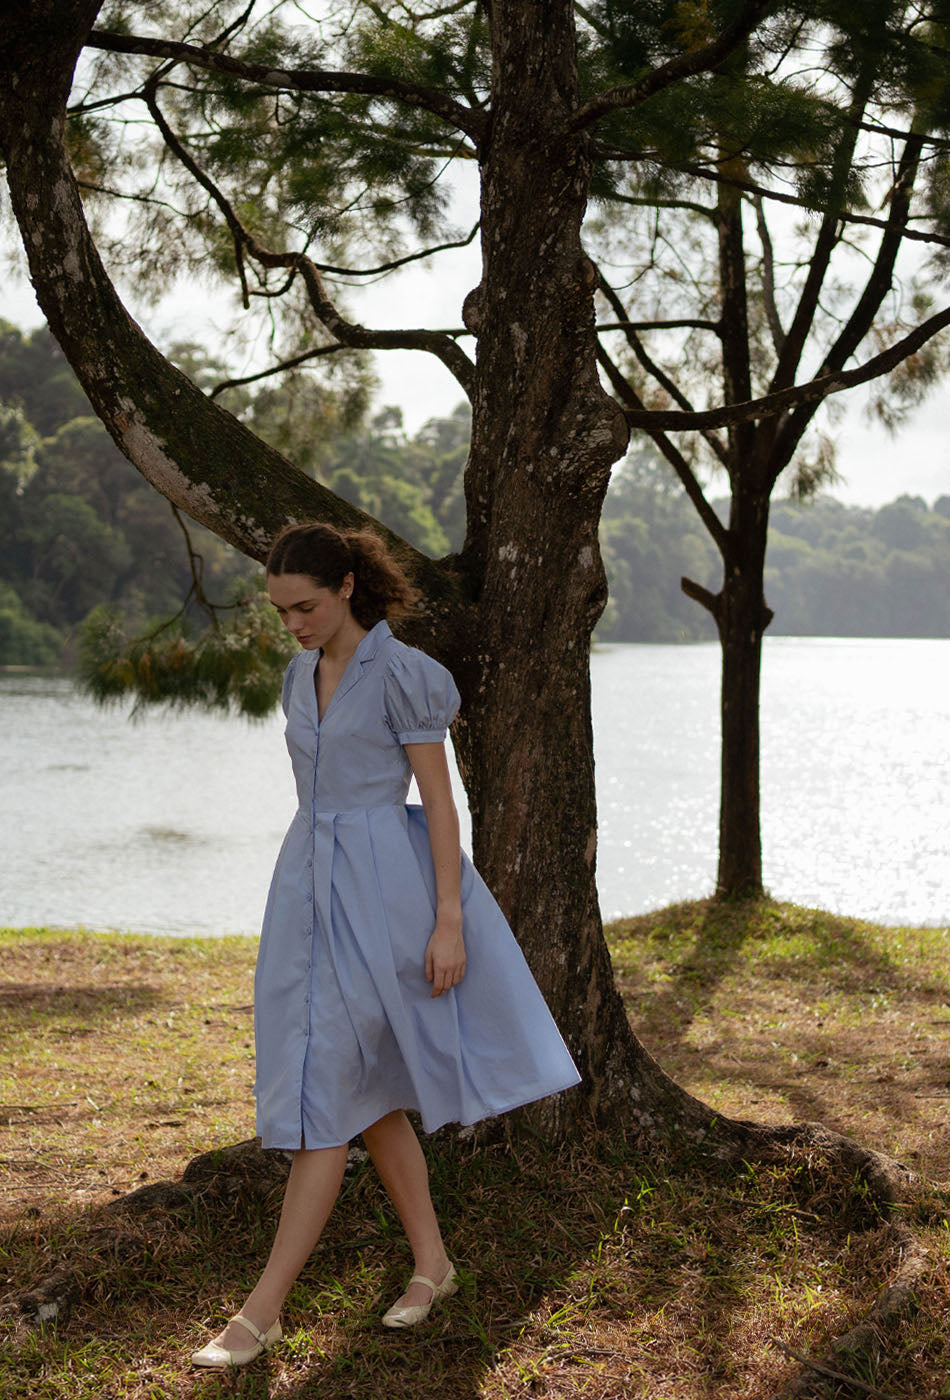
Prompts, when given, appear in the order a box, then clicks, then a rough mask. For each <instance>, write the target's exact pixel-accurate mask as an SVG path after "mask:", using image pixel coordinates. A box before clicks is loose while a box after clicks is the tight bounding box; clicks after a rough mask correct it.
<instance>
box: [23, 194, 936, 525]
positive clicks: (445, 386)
mask: <svg viewBox="0 0 950 1400" xmlns="http://www.w3.org/2000/svg"><path fill="white" fill-rule="evenodd" d="M469 212H471V211H469ZM464 213H465V210H464V208H463V210H462V217H460V218H459V223H460V225H461V224H462V223H464ZM470 226H471V225H469V227H470ZM435 262H436V263H437V265H436V266H433V264H432V262H429V263H416V264H413V265H412V266H411V267H408V268H405V269H402V270H401V271H400V272H399V273H398V274H397V275H396V276H394V277H391V278H388V279H382V280H379V281H377V282H376V283H375V284H374V285H373V286H371V287H368V288H366V289H365V290H363V291H352V290H349V289H348V290H347V293H346V295H347V298H348V301H347V304H348V306H349V308H350V309H351V312H352V314H353V315H354V317H355V318H356V319H360V320H362V321H363V322H364V324H366V325H369V326H372V327H374V328H377V329H385V328H393V327H398V326H428V327H435V328H447V327H452V326H460V325H461V313H460V308H461V303H462V300H463V298H464V297H465V295H466V293H467V292H468V291H469V290H470V289H471V288H472V287H474V286H475V285H476V284H477V282H478V279H479V252H478V246H477V242H476V243H475V244H473V245H472V246H471V247H469V248H464V249H458V250H452V251H450V252H447V253H442V254H440V255H439V257H438V259H437V260H435ZM119 290H120V294H121V295H122V296H123V299H124V300H125V303H126V306H127V307H128V309H129V310H130V312H131V313H132V315H133V316H135V318H136V320H138V321H139V323H140V324H141V325H142V326H143V328H144V330H145V331H146V333H147V334H148V335H149V336H150V337H151V338H152V339H153V340H155V341H156V343H157V344H158V345H159V346H161V347H167V346H168V345H169V344H171V343H172V342H173V341H175V340H181V339H194V340H196V341H197V342H198V343H199V344H203V345H205V346H206V347H207V348H208V349H210V350H215V349H217V348H219V347H220V348H223V347H224V346H225V345H226V338H225V317H224V315H223V314H222V309H221V307H222V300H223V299H222V298H221V297H213V296H212V294H211V292H210V291H209V290H208V289H206V288H203V287H200V286H195V285H182V284H180V285H177V286H176V287H175V288H174V289H173V290H172V291H171V292H170V293H169V294H168V295H167V296H166V297H165V298H164V299H163V300H162V301H161V302H160V303H159V304H158V305H157V306H155V307H146V306H144V305H141V304H138V303H137V301H136V298H135V294H134V289H133V288H131V287H128V286H123V285H121V284H120V285H119ZM0 316H2V317H3V319H5V320H8V321H12V322H13V323H14V324H15V325H17V326H19V327H21V329H24V330H26V329H30V328H32V327H35V326H38V325H41V324H42V323H43V317H42V313H41V312H40V310H39V308H38V306H37V304H36V300H35V297H34V295H33V289H32V287H31V286H30V284H29V281H28V279H27V276H26V271H25V264H24V260H23V258H22V257H21V256H19V255H18V254H17V253H16V251H15V250H14V252H13V253H11V255H10V256H9V258H8V259H7V260H6V267H5V268H4V270H3V289H2V296H0ZM461 343H462V345H464V346H466V348H468V349H469V350H470V351H471V349H472V341H471V339H467V340H463V341H462V342H461ZM269 358H270V357H269V356H267V355H266V354H264V353H263V352H262V351H259V352H258V353H257V357H256V358H255V356H254V354H253V352H252V353H251V354H250V355H249V357H248V358H247V359H246V360H245V361H243V362H242V363H241V364H240V365H235V364H233V363H232V362H231V360H230V357H229V358H228V362H229V363H232V368H233V369H234V371H235V372H236V373H248V372H251V371H253V370H255V369H260V368H263V366H264V365H265V364H266V363H269ZM375 367H376V373H377V376H378V378H379V381H380V388H379V392H378V397H377V403H378V405H379V406H380V407H382V406H383V405H384V404H385V405H388V404H395V405H398V407H400V408H401V409H402V411H403V418H404V423H405V426H406V428H407V430H408V431H409V432H410V433H412V432H415V431H416V430H417V429H418V428H419V427H421V426H422V424H423V423H424V422H425V421H426V420H427V419H429V418H431V417H436V416H442V415H446V414H448V413H450V412H451V411H452V410H453V409H454V408H455V407H456V405H457V404H458V403H459V402H460V401H461V400H462V398H463V394H462V391H461V389H460V388H459V386H458V384H457V383H456V381H455V379H454V378H453V377H452V375H451V374H450V373H449V372H448V370H446V369H445V368H444V367H443V365H442V364H441V362H440V361H439V360H437V359H436V358H435V356H433V355H427V354H422V353H420V352H417V351H415V352H414V351H398V350H397V351H387V352H379V353H377V354H376V355H375ZM841 397H842V398H844V399H846V400H847V404H848V406H847V410H846V413H845V415H844V417H843V419H842V420H841V422H839V423H838V424H836V425H835V427H834V429H833V435H834V437H835V438H836V441H837V469H838V474H839V478H840V479H839V481H838V482H837V483H836V484H835V486H834V487H832V488H831V491H830V494H832V495H834V496H835V497H837V498H838V499H839V500H842V501H845V502H846V503H848V504H849V505H860V506H870V507H878V506H881V505H885V504H886V503H887V502H889V501H893V500H895V499H896V498H897V497H898V496H900V495H903V494H908V495H912V496H922V497H923V498H924V500H925V501H926V502H927V504H928V505H932V504H933V502H934V501H935V500H936V498H937V497H938V496H941V495H950V435H948V433H947V416H948V413H950V381H948V382H945V383H943V384H940V385H938V386H937V388H936V390H935V391H934V392H932V393H931V395H930V397H929V398H928V399H927V400H926V402H925V403H924V404H923V405H922V406H921V407H920V409H918V410H917V411H916V412H915V413H914V414H913V416H912V417H911V419H910V421H909V422H908V423H907V424H906V425H905V426H904V427H903V428H902V429H901V431H900V432H899V433H898V434H897V435H896V436H894V435H892V434H890V433H889V432H887V431H886V430H885V429H884V428H883V427H882V426H881V425H880V424H878V423H874V422H872V421H870V420H869V418H868V416H867V413H866V411H865V406H866V402H867V397H866V393H865V391H863V390H860V389H859V390H856V391H853V392H852V393H850V394H848V395H843V396H841ZM713 490H714V492H715V488H713Z"/></svg>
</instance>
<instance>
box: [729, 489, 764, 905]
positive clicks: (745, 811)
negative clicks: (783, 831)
mask: <svg viewBox="0 0 950 1400" xmlns="http://www.w3.org/2000/svg"><path fill="white" fill-rule="evenodd" d="M768 521H769V500H768V493H767V491H765V492H763V491H760V490H758V489H756V487H755V486H754V485H750V484H748V483H745V484H741V485H739V486H738V487H737V488H736V489H735V490H734V494H733V501H732V514H731V518H730V538H731V546H732V549H731V559H730V562H729V564H727V566H726V570H725V577H724V580H723V587H722V592H721V594H720V597H719V607H718V612H717V617H716V621H717V625H718V627H719V640H720V643H721V645H722V691H721V703H720V715H721V721H722V747H721V754H722V757H721V778H720V799H719V872H718V875H717V878H716V893H717V895H719V897H720V898H728V899H737V898H747V897H753V896H757V895H761V894H762V837H761V828H760V815H759V783H760V763H759V688H760V678H761V669H762V637H763V634H764V632H765V629H766V627H767V626H768V625H769V622H770V621H771V619H772V613H771V611H770V610H769V609H768V608H767V607H766V605H765V598H764V596H763V591H762V578H763V573H764V569H765V548H766V542H767V538H768Z"/></svg>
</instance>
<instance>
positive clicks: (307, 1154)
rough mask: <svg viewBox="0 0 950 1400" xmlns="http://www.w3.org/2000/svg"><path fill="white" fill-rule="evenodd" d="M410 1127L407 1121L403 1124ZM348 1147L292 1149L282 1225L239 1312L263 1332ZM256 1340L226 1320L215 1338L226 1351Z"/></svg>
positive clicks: (321, 1215) (323, 1215)
mask: <svg viewBox="0 0 950 1400" xmlns="http://www.w3.org/2000/svg"><path fill="white" fill-rule="evenodd" d="M407 1126H408V1125H407ZM346 1152H347V1148H346V1145H344V1146H342V1147H318V1148H313V1149H310V1150H307V1149H305V1148H301V1149H300V1151H299V1152H295V1153H294V1160H293V1165H292V1166H291V1168H290V1176H289V1177H288V1179H287V1189H286V1191H285V1192H284V1203H283V1205H282V1206H281V1211H280V1223H279V1224H278V1226H277V1234H276V1235H275V1236H274V1243H273V1244H272V1246H271V1251H270V1255H269V1256H268V1260H267V1264H266V1265H265V1267H264V1272H263V1273H262V1274H261V1277H260V1279H259V1280H258V1283H257V1286H256V1287H255V1289H254V1291H253V1293H251V1295H250V1297H249V1298H248V1300H247V1302H246V1303H245V1304H244V1307H243V1308H242V1309H241V1311H242V1312H243V1313H244V1314H245V1315H246V1316H247V1317H248V1318H250V1320H251V1322H255V1323H256V1324H257V1326H258V1327H259V1328H260V1329H261V1331H262V1332H263V1331H266V1330H267V1328H268V1327H270V1325H271V1323H272V1322H273V1321H274V1319H275V1318H276V1317H277V1315H278V1313H279V1312H280V1310H281V1307H282V1306H283V1303H284V1299H285V1298H286V1297H287V1294H288V1293H289V1292H290V1290H291V1288H292V1287H293V1284H294V1281H295V1279H296V1278H297V1275H298V1274H299V1273H300V1270H301V1269H302V1268H303V1266H304V1264H306V1262H307V1260H308V1259H309V1257H310V1254H311V1253H312V1251H313V1247H314V1245H315V1244H316V1243H317V1240H318V1239H319V1238H320V1236H321V1234H322V1233H323V1227H324V1225H326V1223H327V1220H328V1218H329V1215H330V1211H331V1210H332V1209H333V1205H334V1202H335V1201H336V1198H337V1196H338V1195H339V1194H340V1184H341V1182H342V1181H343V1171H344V1168H345V1167H346ZM254 1340H255V1339H254V1338H253V1337H252V1336H251V1334H250V1332H248V1331H247V1329H246V1328H245V1327H242V1326H241V1324H240V1323H239V1322H229V1323H228V1325H227V1327H226V1328H225V1329H224V1331H223V1332H221V1333H220V1334H219V1335H218V1336H217V1337H215V1341H216V1342H217V1343H218V1345H219V1346H223V1347H225V1348H227V1349H228V1350H229V1351H237V1350H241V1349H243V1348H245V1347H249V1346H252V1345H253V1343H254Z"/></svg>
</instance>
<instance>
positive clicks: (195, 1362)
mask: <svg viewBox="0 0 950 1400" xmlns="http://www.w3.org/2000/svg"><path fill="white" fill-rule="evenodd" d="M231 1321H232V1322H239V1323H240V1324H241V1326H242V1327H246V1328H247V1330H248V1331H249V1332H250V1334H251V1336H252V1337H256V1338H257V1341H256V1342H255V1344H254V1346H252V1347H244V1348H242V1349H241V1350H239V1351H228V1350H227V1349H226V1348H225V1347H221V1346H218V1343H217V1342H209V1343H208V1345H207V1346H206V1347H202V1348H201V1350H200V1351H194V1352H192V1354H191V1364H192V1366H206V1367H209V1368H210V1369H211V1370H215V1371H223V1370H224V1369H225V1367H227V1366H246V1365H247V1364H248V1362H249V1361H254V1360H256V1359H257V1357H258V1356H260V1355H261V1353H262V1352H265V1351H270V1349H271V1347H272V1346H275V1345H276V1344H277V1342H279V1341H280V1339H281V1337H282V1336H283V1333H282V1332H281V1328H280V1318H278V1319H277V1321H276V1322H272V1323H271V1325H270V1326H269V1327H268V1329H267V1331H266V1332H262V1331H261V1329H260V1328H259V1327H258V1326H257V1325H256V1324H255V1323H253V1322H252V1321H251V1320H250V1318H248V1317H245V1316H244V1314H243V1313H236V1314H235V1316H234V1317H232V1318H231Z"/></svg>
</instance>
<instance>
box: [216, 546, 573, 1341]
mask: <svg viewBox="0 0 950 1400" xmlns="http://www.w3.org/2000/svg"><path fill="white" fill-rule="evenodd" d="M267 586H268V592H269V594H270V598H271V602H272V603H273V604H274V606H275V607H276V609H277V611H278V614H279V616H280V617H281V619H282V621H283V622H284V624H285V625H286V627H287V628H288V629H289V630H290V631H291V632H292V633H293V635H294V636H295V637H296V638H297V640H298V641H299V642H300V644H301V647H302V648H303V650H302V651H301V652H300V653H299V654H298V655H297V656H295V657H294V659H293V660H292V661H291V663H290V665H289V667H288V668H287V673H286V676H285V679H284V692H283V707H284V713H285V714H286V716H287V728H286V737H287V747H288V749H289V750H290V757H291V761H292V765H293V770H294V777H295V779H296V784H297V795H298V799H299V804H300V805H299V809H298V811H297V814H296V816H295V817H294V820H293V821H292V822H291V825H290V829H289V831H288V832H287V836H286V838H285V840H284V844H283V846H282V848H281V851H280V855H279V856H278V859H277V866H276V869H275V871H274V877H273V881H272V884H271V889H270V894H269V896H268V901H267V908H266V911H265V914H264V925H263V930H262V933H261V943H260V951H259V955H258V962H257V973H256V977H255V984H254V1023H255V1038H256V1049H257V1079H256V1084H255V1094H256V1098H257V1126H258V1131H259V1133H260V1136H261V1142H262V1145H263V1146H264V1147H265V1148H267V1147H271V1148H289V1149H292V1150H293V1152H294V1158H293V1165H292V1167H291V1171H290V1177H289V1180H288V1182H287V1190H286V1194H285V1197H284V1203H283V1207H282V1210H281V1216H280V1223H279V1225H278V1228H277V1234H276V1237H275V1239H274V1244H273V1247H272V1249H271V1253H270V1257H269V1259H268V1261H267V1265H266V1267H265V1269H264V1272H263V1274H262V1276H261V1278H260V1280H259V1282H258V1284H257V1286H256V1287H255V1288H254V1290H253V1292H252V1293H251V1295H250V1297H249V1298H248V1299H247V1302H246V1303H245V1305H244V1307H243V1309H242V1310H241V1312H240V1313H239V1314H238V1315H237V1316H236V1317H234V1318H233V1319H232V1320H231V1321H230V1322H229V1323H228V1325H227V1326H226V1327H225V1328H224V1330H223V1331H222V1332H221V1333H220V1334H219V1335H218V1336H217V1337H216V1338H215V1339H214V1341H213V1342H211V1343H209V1345H207V1346H205V1347H203V1348H202V1350H201V1351H198V1352H195V1353H194V1355H193V1358H192V1360H193V1362H194V1364H195V1365H197V1366H210V1367H224V1366H228V1365H234V1366H239V1365H244V1364H245V1363H246V1362H248V1361H251V1360H253V1359H254V1357H256V1356H258V1355H260V1353H261V1352H262V1351H264V1350H266V1349H267V1348H268V1347H270V1346H272V1345H273V1344H274V1343H275V1342H276V1341H277V1340H278V1339H279V1338H280V1335H281V1330H280V1322H279V1320H278V1314H279V1312H280V1309H281V1306H282V1304H283V1302H284V1299H285V1298H286V1296H287V1293H288V1292H289V1290H290V1288H291V1286H292V1284H293V1282H294V1280H295V1279H296V1277H297V1275H298V1274H299V1272H300V1270H301V1269H302V1268H303V1266H304V1264H305V1263H306V1260H307V1258H308V1256H309V1255H310V1253H311V1251H312V1249H313V1247H314V1245H315V1244H316V1242H317V1240H318V1239H319V1237H320V1234H321V1231H322V1230H323V1227H324V1225H325V1223H326V1220H327V1217H328V1216H329V1214H330V1210H331V1209H332V1207H333V1203H334V1201H335V1200H336V1197H337V1194H338V1192H339V1189H340V1184H341V1181H342V1177H343V1169H344V1167H345V1165H346V1154H347V1144H348V1143H349V1140H350V1139H351V1138H353V1137H355V1136H356V1135H357V1134H362V1138H363V1142H364V1143H365V1145H366V1148H367V1151H368V1152H369V1154H370V1156H371V1157H372V1159H373V1162H374V1164H375V1166H376V1169H377V1171H378V1172H379V1175H380V1178H381V1179H382V1182H383V1185H384V1186H385V1188H386V1190H387V1192H388V1193H389V1196H390V1198H391V1200H392V1202H393V1205H394V1206H395V1208H396V1210H397V1212H398V1214H399V1217H400V1219H401V1221H402V1223H403V1226H404V1228H405V1231H406V1235H407V1237H408V1240H409V1245H410V1248H411V1250H412V1255H413V1261H414V1265H415V1272H414V1273H413V1276H412V1278H411V1279H410V1281H409V1284H408V1286H407V1288H406V1290H405V1292H404V1293H403V1294H402V1296H401V1297H399V1298H398V1299H397V1300H396V1301H395V1303H394V1304H393V1306H392V1307H391V1308H390V1309H389V1311H388V1312H387V1313H386V1314H385V1316H384V1317H383V1323H384V1325H385V1326H387V1327H411V1326H413V1325H415V1324H416V1323H417V1322H421V1321H422V1320H423V1319H424V1318H425V1317H426V1316H427V1315H428V1313H429V1310H430V1308H431V1307H432V1305H433V1303H435V1302H437V1301H439V1300H440V1299H442V1298H446V1297H448V1296H449V1295H450V1294H452V1293H454V1292H455V1291H456V1287H457V1284H456V1282H455V1268H454V1265H453V1264H452V1263H451V1262H450V1260H449V1258H448V1255H447V1254H446V1251H445V1245H444V1244H443V1241H442V1235H441V1233H440V1230H439V1225H438V1221H437V1220H436V1217H435V1213H434V1211H433V1208H432V1202H431V1200H430V1196H429V1184H428V1176H427V1171H426V1164H425V1159H424V1156H423V1153H422V1149H421V1147H420V1145H419V1142H418V1139H417V1138H416V1135H415V1133H414V1131H413V1129H412V1127H411V1126H410V1124H409V1121H408V1119H407V1118H406V1115H405V1112H404V1110H406V1109H413V1110H415V1111H416V1112H417V1113H418V1114H419V1115H420V1116H421V1119H422V1126H423V1128H424V1130H425V1131H426V1132H432V1131H433V1130H434V1129H436V1128H438V1127H441V1126H442V1125H443V1124H444V1123H449V1122H458V1123H464V1124H468V1123H474V1122H477V1121H478V1120H479V1119H482V1118H486V1117H488V1116H490V1115H493V1114H498V1113H504V1112H505V1111H506V1110H508V1109H512V1108H516V1107H518V1106H519V1105H521V1104H525V1103H529V1102H531V1101H532V1100H534V1099H539V1098H544V1097H545V1096H546V1095H548V1094H553V1093H557V1092H559V1091H560V1090H562V1089H566V1088H569V1087H570V1086H571V1085H573V1084H576V1083H577V1081H578V1078H579V1076H578V1073H577V1070H576V1068H575V1067H574V1064H573V1061H572V1060H571V1057H570V1055H569V1054H568V1052H567V1050H566V1048H565V1046H564V1043H563V1041H562V1040H561V1037H560V1035H559V1034H558V1031H557V1028H556V1027H555V1025H554V1022H553V1021H552V1019H551V1016H550V1014H549V1012H548V1009H547V1007H546V1006H545V1004H544V1001H543V1000H542V998H541V994H540V992H539V991H538V989H537V986H536V985H535V983H534V979H533V978H532V976H531V973H530V972H529V970H528V966H527V964H526V962H525V960H524V958H523V956H522V954H521V951H520V949H519V947H518V945H517V943H516V941H515V939H514V937H513V935H512V933H511V930H510V929H509V928H508V925H507V924H506V923H505V920H504V917H503V916H502V913H501V911H500V909H499V908H498V906H497V904H496V903H495V901H494V899H493V898H492V896H491V894H490V893H489V892H488V890H487V888H486V886H485V885H484V884H483V882H482V881H481V879H480V878H479V876H478V875H477V873H476V872H475V870H474V869H473V867H472V865H471V862H470V861H469V860H468V859H467V858H466V857H464V856H463V855H462V854H461V853H460V849H459V827H458V816H457V813H456V810H455V804H454V802H453V799H452V791H451V786H450V782H449V771H448V766H447V763H446V756H445V746H444V739H445V734H446V729H447V727H448V725H449V724H451V722H452V720H453V719H454V717H455V714H456V711H457V709H458V705H459V697H458V693H457V691H456V689H455V685H454V682H453V681H452V677H451V676H450V675H449V673H448V671H446V670H445V668H444V667H443V666H440V665H439V663H438V662H437V661H434V660H433V659H432V658H431V657H429V656H427V655H426V654H425V653H424V652H421V651H417V650H416V649H414V648H412V647H408V646H405V645H404V644H403V643H402V642H399V641H397V640H396V638H395V637H394V636H393V635H392V633H391V632H390V630H389V626H388V624H387V622H386V617H387V616H397V615H399V614H402V613H405V612H406V611H408V610H409V608H410V607H411V606H412V604H413V602H414V601H415V596H416V595H415V594H414V591H413V589H412V588H411V586H410V584H409V582H408V580H407V579H406V577H405V575H404V574H403V573H402V571H401V570H400V569H399V567H398V565H397V564H396V563H395V561H394V560H393V559H392V558H391V556H390V555H389V554H388V553H387V552H386V550H385V548H384V546H383V545H382V543H381V541H380V540H379V539H378V538H377V537H376V536H375V535H373V534H370V533H368V532H349V533H346V534H341V533H340V532H339V531H337V530H334V529H333V528H331V527H330V526H327V525H320V524H304V525H293V526H290V527H289V528H288V529H286V530H284V531H283V533H282V534H281V535H279V536H278V538H277V540H276V541H275V543H274V546H273V548H272V550H271V553H270V557H269V559H268V561H267ZM413 775H415V778H416V782H417V784H418V787H419V794H420V796H421V798H422V807H421V808H419V807H418V806H407V805H406V794H407V791H408V787H409V781H410V778H411V777H412V776H413Z"/></svg>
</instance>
